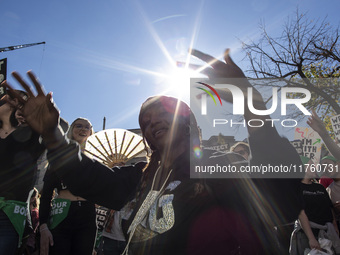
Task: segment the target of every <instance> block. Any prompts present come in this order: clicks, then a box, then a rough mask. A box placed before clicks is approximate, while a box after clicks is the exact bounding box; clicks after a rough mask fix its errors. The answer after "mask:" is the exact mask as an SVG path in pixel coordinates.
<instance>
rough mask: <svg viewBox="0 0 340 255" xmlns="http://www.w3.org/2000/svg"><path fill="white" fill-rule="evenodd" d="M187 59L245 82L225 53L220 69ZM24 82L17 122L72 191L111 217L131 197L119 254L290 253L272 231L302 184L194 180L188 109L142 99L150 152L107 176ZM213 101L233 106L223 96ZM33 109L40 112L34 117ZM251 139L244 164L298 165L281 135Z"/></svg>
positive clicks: (195, 136)
mask: <svg viewBox="0 0 340 255" xmlns="http://www.w3.org/2000/svg"><path fill="white" fill-rule="evenodd" d="M192 54H193V55H195V56H196V57H198V58H200V59H202V60H203V61H206V62H209V64H210V65H211V66H212V68H211V69H209V73H207V74H208V75H209V76H210V75H212V76H214V77H224V78H245V76H244V74H243V72H242V70H241V69H240V68H239V67H238V66H237V65H236V64H235V63H234V62H233V61H232V59H231V58H230V56H229V51H228V50H227V51H226V52H225V62H222V61H219V60H217V59H215V58H213V57H211V56H209V55H206V54H204V53H202V52H199V51H196V50H195V51H192ZM212 60H213V62H211V61H212ZM28 74H29V77H30V79H31V81H32V82H33V83H34V85H35V87H36V89H37V91H38V95H37V96H34V95H33V93H32V91H31V90H30V89H29V86H28V85H27V83H26V82H24V81H23V80H22V78H21V77H20V76H19V75H18V74H17V73H15V77H16V79H17V80H18V81H19V83H20V84H21V85H22V86H23V87H24V88H25V89H26V90H27V91H28V93H29V95H30V96H31V98H30V100H29V101H28V102H24V101H20V103H22V104H23V107H22V108H23V114H24V116H25V118H26V120H27V122H28V123H29V124H30V125H31V126H32V128H34V129H35V130H36V131H37V132H39V133H41V135H42V137H43V139H44V141H45V143H46V145H47V147H48V148H49V159H50V163H51V165H52V166H53V168H54V169H55V171H56V174H57V175H59V176H61V178H62V179H63V181H65V183H66V184H67V186H68V187H69V189H70V190H71V192H72V193H74V194H79V195H80V196H82V197H84V198H86V199H88V200H90V201H93V202H95V203H97V204H101V205H103V206H105V207H108V208H112V209H114V210H120V209H121V208H122V206H124V204H126V202H127V200H128V199H131V194H134V198H135V200H136V206H135V207H134V208H133V213H132V214H131V217H130V218H129V219H128V220H127V221H126V222H123V230H124V232H125V234H126V237H127V238H126V239H127V247H126V249H125V252H124V253H125V254H163V255H164V254H197V255H198V254H240V253H241V254H285V253H287V251H285V252H281V251H278V250H277V245H276V244H277V239H276V238H275V236H274V235H273V233H272V229H273V228H274V226H275V225H277V224H282V223H284V222H285V223H287V222H290V220H292V218H293V217H295V218H296V217H297V215H298V213H299V212H300V209H301V208H300V206H299V205H298V202H299V200H298V196H297V189H298V184H299V182H300V180H297V179H254V180H252V179H223V180H217V181H212V180H211V181H210V180H206V179H191V178H190V171H189V170H190V163H191V162H190V155H197V154H195V153H196V151H195V149H199V150H201V148H200V138H199V137H200V135H199V128H198V126H197V123H196V120H195V117H194V116H193V114H192V112H191V110H190V108H189V107H188V105H186V104H185V103H184V102H182V101H180V100H179V99H177V98H173V97H169V96H163V95H162V96H154V97H151V98H149V99H147V100H146V101H145V102H144V103H143V105H142V107H141V110H140V114H139V123H140V127H141V130H142V133H143V138H144V141H145V143H146V144H147V145H148V146H149V147H150V149H151V155H150V161H149V162H148V163H147V164H145V163H139V164H136V165H135V166H130V167H128V166H126V167H121V168H117V167H116V168H113V169H111V170H110V169H108V168H107V167H105V166H104V165H102V164H100V163H99V162H96V161H93V160H91V159H89V158H87V157H86V156H85V155H80V153H79V146H77V145H76V144H71V143H69V141H68V140H67V139H66V138H65V137H64V136H63V133H62V132H61V131H60V129H59V127H58V119H59V113H58V110H57V108H56V107H55V106H54V104H53V103H52V101H51V99H52V95H51V94H48V95H45V94H44V92H43V91H42V89H41V85H40V84H39V82H38V81H37V79H36V78H35V76H34V75H33V74H32V73H31V72H29V73H28ZM232 82H235V85H237V86H239V87H240V88H241V89H242V91H243V92H245V91H246V90H247V88H248V87H251V85H250V83H249V82H248V81H247V80H245V79H243V80H242V81H241V82H240V81H235V80H232ZM7 86H8V87H10V86H9V85H8V84H7ZM219 93H220V95H221V97H222V98H223V99H224V100H226V101H230V97H229V94H228V93H227V92H226V91H223V90H221V91H219ZM254 93H255V96H254V97H255V98H256V106H257V108H258V109H266V107H265V103H264V101H263V99H262V97H261V95H260V94H259V93H258V91H257V90H254ZM245 96H247V95H246V94H245ZM36 108H38V109H41V111H40V112H41V113H43V114H42V115H36V114H35V112H34V111H33V109H36ZM250 118H257V119H263V120H264V119H268V118H270V117H269V116H257V115H255V114H252V113H251V112H250V111H249V110H248V109H247V110H246V113H245V119H246V120H248V119H250ZM38 120H39V121H38ZM248 132H249V135H250V137H249V144H250V148H251V155H252V157H251V164H254V165H257V166H259V165H260V164H262V163H263V164H272V165H275V166H280V165H290V164H293V165H301V161H300V159H299V157H298V154H297V153H296V151H295V150H294V148H293V147H292V146H291V144H290V143H289V141H288V140H287V139H285V138H282V137H280V136H279V134H278V133H277V131H276V129H275V127H272V126H271V125H270V124H266V125H264V126H263V127H262V126H261V127H249V129H248ZM264 141H266V142H265V143H264ZM202 154H203V157H202V158H203V159H206V160H207V161H206V163H208V164H217V163H218V164H222V165H223V164H225V165H229V164H230V163H231V162H230V161H229V160H228V158H226V157H219V158H218V159H216V158H210V157H209V154H208V153H206V152H205V151H202ZM193 158H194V160H195V162H196V163H200V162H201V163H202V162H203V161H201V160H202V158H200V157H193ZM202 164H203V163H202ZM142 170H144V171H143V173H142ZM140 178H141V179H140ZM135 190H136V192H134V191H135ZM283 191H284V192H283Z"/></svg>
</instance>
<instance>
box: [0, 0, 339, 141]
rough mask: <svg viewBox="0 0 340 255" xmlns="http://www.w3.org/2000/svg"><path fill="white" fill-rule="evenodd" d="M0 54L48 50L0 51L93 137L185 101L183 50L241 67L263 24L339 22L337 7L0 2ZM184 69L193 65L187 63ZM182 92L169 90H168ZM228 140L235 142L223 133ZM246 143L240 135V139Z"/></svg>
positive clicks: (331, 0) (243, 0)
mask: <svg viewBox="0 0 340 255" xmlns="http://www.w3.org/2000/svg"><path fill="white" fill-rule="evenodd" d="M0 3H1V5H0V6H1V8H0V19H1V22H0V31H1V36H0V48H1V47H6V46H12V45H18V44H25V43H34V42H41V41H45V42H46V45H45V46H44V45H39V46H33V47H29V48H25V49H20V50H14V51H9V52H4V53H0V59H2V58H8V68H7V70H8V80H9V82H10V83H11V84H13V85H15V87H17V88H19V86H18V85H17V84H15V83H14V82H13V79H12V77H10V75H9V74H10V72H12V71H14V70H17V71H19V72H20V73H22V74H24V73H25V72H26V71H27V70H30V69H31V70H33V71H34V72H35V73H36V74H37V75H38V76H39V78H40V80H41V82H42V83H43V85H44V87H45V90H46V91H47V92H48V91H53V94H54V100H55V101H56V103H57V105H58V107H59V109H60V110H61V116H62V117H63V118H65V119H66V120H67V121H68V122H70V123H71V122H72V121H73V120H74V119H75V118H77V117H79V116H82V117H86V118H88V119H90V120H91V122H92V124H93V126H94V129H95V131H100V130H101V129H102V125H103V124H102V123H103V118H104V116H105V117H106V128H125V129H129V128H137V127H138V112H139V109H140V106H141V104H142V102H143V101H144V100H145V99H146V98H147V97H149V96H152V95H155V94H168V95H173V96H180V93H182V92H185V93H186V94H184V95H183V98H184V100H185V101H188V98H189V95H188V93H189V81H188V86H186V84H183V83H180V82H178V79H177V78H176V75H174V74H175V73H178V72H179V73H181V72H183V70H178V68H176V67H175V62H176V61H185V60H186V58H187V50H188V48H190V47H193V48H196V49H199V50H201V51H204V52H206V53H209V54H211V55H214V56H221V54H222V53H223V51H224V50H225V49H226V48H231V50H232V51H231V54H232V57H233V59H234V60H235V62H236V63H238V64H239V65H240V67H241V68H242V69H244V70H245V69H247V67H248V66H249V63H248V62H247V60H246V59H244V56H245V54H244V52H242V49H241V42H240V41H245V40H247V39H249V38H251V39H255V40H256V39H257V38H258V36H259V29H258V24H259V23H260V21H261V20H263V21H264V22H265V23H266V25H267V29H268V30H269V31H270V32H273V33H275V32H277V31H280V29H281V27H282V25H283V22H284V21H285V20H286V17H287V16H288V15H292V14H293V13H294V11H295V10H296V8H297V6H298V7H299V9H300V12H308V16H309V17H310V18H315V19H317V18H320V19H323V18H325V17H326V16H327V19H328V21H329V22H330V23H331V24H332V25H333V26H334V27H336V26H338V25H339V24H340V23H339V21H340V16H339V7H340V2H339V1H338V0H324V1H319V0H301V1H300V0H285V1H277V0H276V1H270V0H239V1H226V0H209V1H208V0H207V1H200V0H188V1H185V0H172V1H160V0H145V1H134V0H124V1H123V0H111V1H109V0H101V1H95V0H74V1H68V0H59V1H46V0H35V1H9V0H7V1H6V0H2V1H0ZM190 62H191V63H199V64H200V62H199V61H198V60H196V59H193V58H191V59H190ZM174 83H175V84H177V85H179V86H171V84H174ZM225 134H226V135H235V134H227V132H226V133H225ZM237 138H238V139H243V138H244V137H237Z"/></svg>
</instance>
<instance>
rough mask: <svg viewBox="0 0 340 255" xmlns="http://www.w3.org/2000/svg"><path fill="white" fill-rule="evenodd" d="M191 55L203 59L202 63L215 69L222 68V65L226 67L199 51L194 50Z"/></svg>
mask: <svg viewBox="0 0 340 255" xmlns="http://www.w3.org/2000/svg"><path fill="white" fill-rule="evenodd" d="M191 55H193V56H195V57H197V58H199V59H201V60H202V61H204V62H206V63H208V64H209V65H210V66H212V67H213V68H218V67H221V65H224V63H223V62H222V61H220V60H218V59H216V58H214V57H212V56H210V55H208V54H205V53H203V52H201V51H199V50H195V49H192V50H191Z"/></svg>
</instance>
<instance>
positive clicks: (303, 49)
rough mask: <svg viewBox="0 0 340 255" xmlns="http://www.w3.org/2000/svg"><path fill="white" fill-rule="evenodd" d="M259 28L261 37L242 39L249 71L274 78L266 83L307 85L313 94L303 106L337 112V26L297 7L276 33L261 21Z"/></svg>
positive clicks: (339, 64)
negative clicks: (254, 39) (249, 39)
mask: <svg viewBox="0 0 340 255" xmlns="http://www.w3.org/2000/svg"><path fill="white" fill-rule="evenodd" d="M260 30H261V36H260V38H261V39H259V40H258V41H250V42H249V43H246V42H243V49H244V50H245V52H246V54H247V58H248V59H249V60H250V64H251V69H250V70H248V72H250V73H252V74H253V75H255V77H256V78H274V79H276V81H275V82H273V83H271V82H268V83H267V85H271V86H278V87H301V88H306V89H308V90H309V91H310V92H311V94H312V98H311V100H309V102H308V103H306V105H305V106H306V108H307V109H311V108H314V109H316V110H317V112H318V113H319V114H320V115H321V116H323V117H325V116H329V115H333V114H340V105H339V98H340V85H339V79H334V78H338V77H340V44H339V28H338V27H337V28H333V27H332V26H331V25H330V24H329V23H328V22H327V21H326V19H323V20H321V21H320V20H309V19H308V18H307V16H306V14H300V13H299V11H298V10H297V11H296V12H295V14H294V15H293V16H292V17H288V19H287V21H286V22H285V23H284V25H283V30H282V32H281V33H280V34H279V35H278V36H271V35H269V33H268V31H267V29H266V27H265V25H264V23H262V24H261V25H260ZM324 78H329V79H324ZM278 81H279V82H278ZM294 96H295V97H300V96H301V95H294ZM301 114H302V113H301V112H297V113H296V115H295V116H294V117H302V116H301Z"/></svg>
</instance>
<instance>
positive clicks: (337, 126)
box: [331, 114, 340, 141]
mask: <svg viewBox="0 0 340 255" xmlns="http://www.w3.org/2000/svg"><path fill="white" fill-rule="evenodd" d="M331 122H332V128H333V131H334V135H335V137H336V138H337V139H338V140H339V141H340V114H339V115H336V116H334V117H331Z"/></svg>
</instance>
